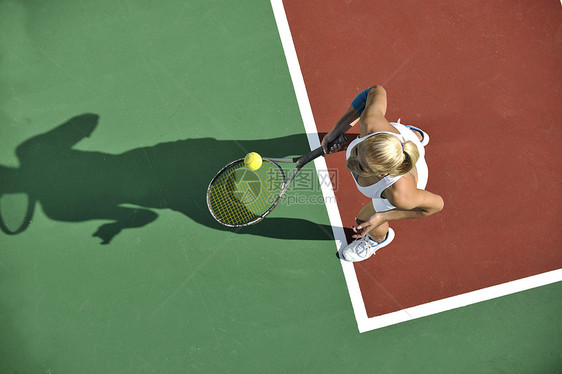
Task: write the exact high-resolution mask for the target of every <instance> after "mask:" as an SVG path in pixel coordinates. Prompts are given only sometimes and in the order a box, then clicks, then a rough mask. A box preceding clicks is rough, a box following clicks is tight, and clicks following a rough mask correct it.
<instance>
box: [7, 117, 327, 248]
mask: <svg viewBox="0 0 562 374" xmlns="http://www.w3.org/2000/svg"><path fill="white" fill-rule="evenodd" d="M98 122H99V116H98V115H96V114H82V115H79V116H76V117H74V118H71V119H70V120H69V121H67V122H65V123H63V124H61V125H59V126H58V127H56V128H54V129H53V130H51V131H48V132H46V133H44V134H39V135H36V136H34V137H32V138H30V139H28V140H26V141H24V142H23V143H21V144H20V145H19V146H18V147H17V148H16V155H17V157H18V159H19V161H20V166H19V168H12V167H6V166H2V165H0V195H1V194H3V193H26V194H28V196H29V201H32V202H37V203H39V204H40V205H41V207H42V210H43V212H44V213H45V215H46V216H47V217H49V218H50V219H52V220H55V221H63V222H84V221H89V220H107V221H108V222H107V223H104V224H102V225H101V226H100V227H99V228H98V229H97V231H95V232H94V233H93V236H95V237H98V238H100V239H101V243H102V244H109V243H110V242H111V241H112V240H113V239H114V238H115V236H117V235H118V234H119V233H120V232H122V231H123V230H125V229H133V228H141V227H143V226H146V225H148V224H149V223H151V222H153V221H155V220H156V219H157V218H158V210H161V209H171V210H174V211H177V212H181V213H182V214H184V215H185V216H186V217H188V218H190V219H192V220H193V221H195V222H197V223H199V224H201V225H204V226H207V227H211V228H213V229H216V230H223V231H232V232H236V233H239V234H244V235H258V236H264V237H272V238H283V239H296V240H330V239H331V238H332V234H331V232H332V230H331V228H330V226H329V225H319V224H316V223H313V222H310V221H307V220H304V219H293V218H277V217H275V218H273V217H272V218H266V219H265V220H264V221H262V222H261V223H259V224H257V225H255V226H250V227H247V228H243V229H229V228H226V227H224V226H222V225H220V224H218V223H217V222H216V221H215V220H214V219H213V218H212V217H211V215H210V213H209V212H208V210H207V207H206V202H205V194H206V189H207V186H208V183H209V181H210V180H211V179H212V177H213V176H214V175H215V173H216V172H217V171H218V170H219V169H220V168H221V167H222V166H223V165H224V164H226V163H227V162H229V161H231V160H233V159H236V158H241V157H243V156H244V154H245V153H246V152H248V151H250V150H251V151H257V152H263V154H267V155H272V156H277V157H283V156H289V155H297V154H300V153H302V151H303V149H304V150H306V149H308V142H307V140H306V135H304V134H303V135H289V136H285V137H280V138H274V139H261V140H216V139H213V138H190V139H182V140H177V141H172V142H165V143H160V144H156V145H154V146H148V147H139V148H135V149H131V150H127V151H124V152H122V153H118V154H112V153H104V152H96V151H84V150H77V149H73V146H74V145H75V144H77V143H78V142H79V141H81V140H82V139H84V138H86V137H90V136H91V135H92V133H93V131H94V130H95V128H96V127H97V125H98ZM1 213H2V212H0V215H1ZM31 218H32V217H29V218H28V220H29V221H31ZM27 224H29V222H28V223H27ZM0 226H2V225H0ZM23 227H27V225H25V226H23ZM0 228H2V227H0ZM3 231H4V232H5V233H6V234H14V232H9V231H7V230H3ZM21 231H22V230H20V231H18V233H19V232H21Z"/></svg>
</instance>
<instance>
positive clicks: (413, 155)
mask: <svg viewBox="0 0 562 374" xmlns="http://www.w3.org/2000/svg"><path fill="white" fill-rule="evenodd" d="M402 148H403V149H404V151H403V154H404V159H403V161H402V163H401V164H400V165H399V166H398V167H397V168H396V170H394V171H393V172H390V173H389V174H390V175H391V176H393V177H396V176H399V175H404V174H406V173H409V172H410V171H411V170H412V169H413V168H414V166H416V163H417V162H418V159H419V158H420V153H419V151H418V147H416V145H415V144H414V142H412V141H409V140H408V141H407V142H406V143H403V144H402Z"/></svg>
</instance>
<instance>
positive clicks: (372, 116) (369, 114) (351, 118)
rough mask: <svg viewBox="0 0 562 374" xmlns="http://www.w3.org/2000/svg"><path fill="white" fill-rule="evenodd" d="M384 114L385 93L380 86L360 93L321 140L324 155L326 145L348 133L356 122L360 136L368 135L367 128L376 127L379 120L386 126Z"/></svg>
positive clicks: (326, 149) (326, 150)
mask: <svg viewBox="0 0 562 374" xmlns="http://www.w3.org/2000/svg"><path fill="white" fill-rule="evenodd" d="M385 114H386V91H385V90H384V88H382V87H381V86H373V87H370V88H368V89H366V90H364V91H362V92H361V93H360V94H359V95H357V97H355V99H353V101H352V102H351V105H350V106H349V107H348V108H347V110H346V112H345V113H344V114H343V116H341V118H340V119H339V120H338V121H337V122H336V124H335V126H334V127H333V128H332V130H331V131H330V132H329V133H328V134H327V135H326V136H325V137H324V139H323V140H322V148H324V151H325V152H326V153H329V152H328V151H329V150H328V148H327V147H328V143H329V142H332V141H333V140H335V139H336V138H337V137H338V136H340V135H341V134H343V133H346V132H347V131H349V129H351V128H352V127H353V126H354V125H355V124H356V123H357V122H359V128H360V131H361V136H365V135H366V134H367V133H368V132H367V130H368V128H369V127H373V125H376V122H377V121H380V120H381V118H382V120H383V121H384V122H386V124H387V125H388V122H387V121H386V119H384V115H385ZM388 126H390V125H388ZM378 127H380V126H378ZM333 150H335V149H333Z"/></svg>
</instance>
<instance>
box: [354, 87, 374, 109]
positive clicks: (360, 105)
mask: <svg viewBox="0 0 562 374" xmlns="http://www.w3.org/2000/svg"><path fill="white" fill-rule="evenodd" d="M369 90H370V88H367V89H366V90H363V91H361V93H360V94H359V95H357V96H355V99H353V101H352V102H351V106H352V107H353V109H355V111H356V112H357V113H359V115H361V113H363V111H364V110H365V104H366V103H367V95H368V94H369Z"/></svg>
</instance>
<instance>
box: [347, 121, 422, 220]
mask: <svg viewBox="0 0 562 374" xmlns="http://www.w3.org/2000/svg"><path fill="white" fill-rule="evenodd" d="M390 124H391V125H392V126H393V127H394V128H395V129H396V130H398V131H399V132H400V134H396V133H393V132H387V131H381V132H375V133H371V134H368V135H366V136H364V137H362V138H356V139H354V140H353V141H351V143H349V146H348V147H347V152H346V160H347V159H348V158H349V156H350V155H351V151H352V149H353V147H355V146H356V145H357V144H359V143H361V142H362V141H364V140H365V139H367V138H369V137H371V136H373V135H376V134H391V135H394V136H396V137H397V138H398V139H400V141H401V142H402V143H404V142H407V141H409V140H410V141H412V142H414V144H415V145H416V146H417V147H418V152H419V154H420V158H419V160H418V163H420V161H422V162H423V163H424V164H425V159H424V158H425V149H424V147H423V146H422V145H421V143H420V140H419V138H418V137H417V135H416V134H414V132H413V131H412V130H410V129H409V128H408V127H406V126H404V125H402V124H400V122H398V123H395V122H391V123H390ZM418 163H416V166H417V165H418ZM351 174H352V175H353V180H354V181H355V184H356V185H357V189H358V190H359V192H361V193H362V194H363V195H365V196H367V197H369V198H371V199H373V206H374V208H375V210H376V211H377V212H384V211H387V210H392V209H396V207H395V206H394V205H392V204H391V203H390V202H389V201H388V200H387V199H384V198H382V196H381V195H382V193H383V192H384V190H386V189H387V188H388V187H390V186H392V185H393V184H394V183H395V182H396V181H397V180H399V179H400V178H402V177H403V176H404V175H400V176H397V177H391V176H390V175H387V176H386V177H384V178H382V179H381V180H380V181H378V182H377V183H375V184H372V185H370V186H365V187H363V186H360V185H359V183H358V182H357V175H356V174H354V173H351ZM426 183H427V182H426V181H425V182H424V181H423V180H422V178H418V186H417V187H418V188H419V189H424V188H425V184H426Z"/></svg>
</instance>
